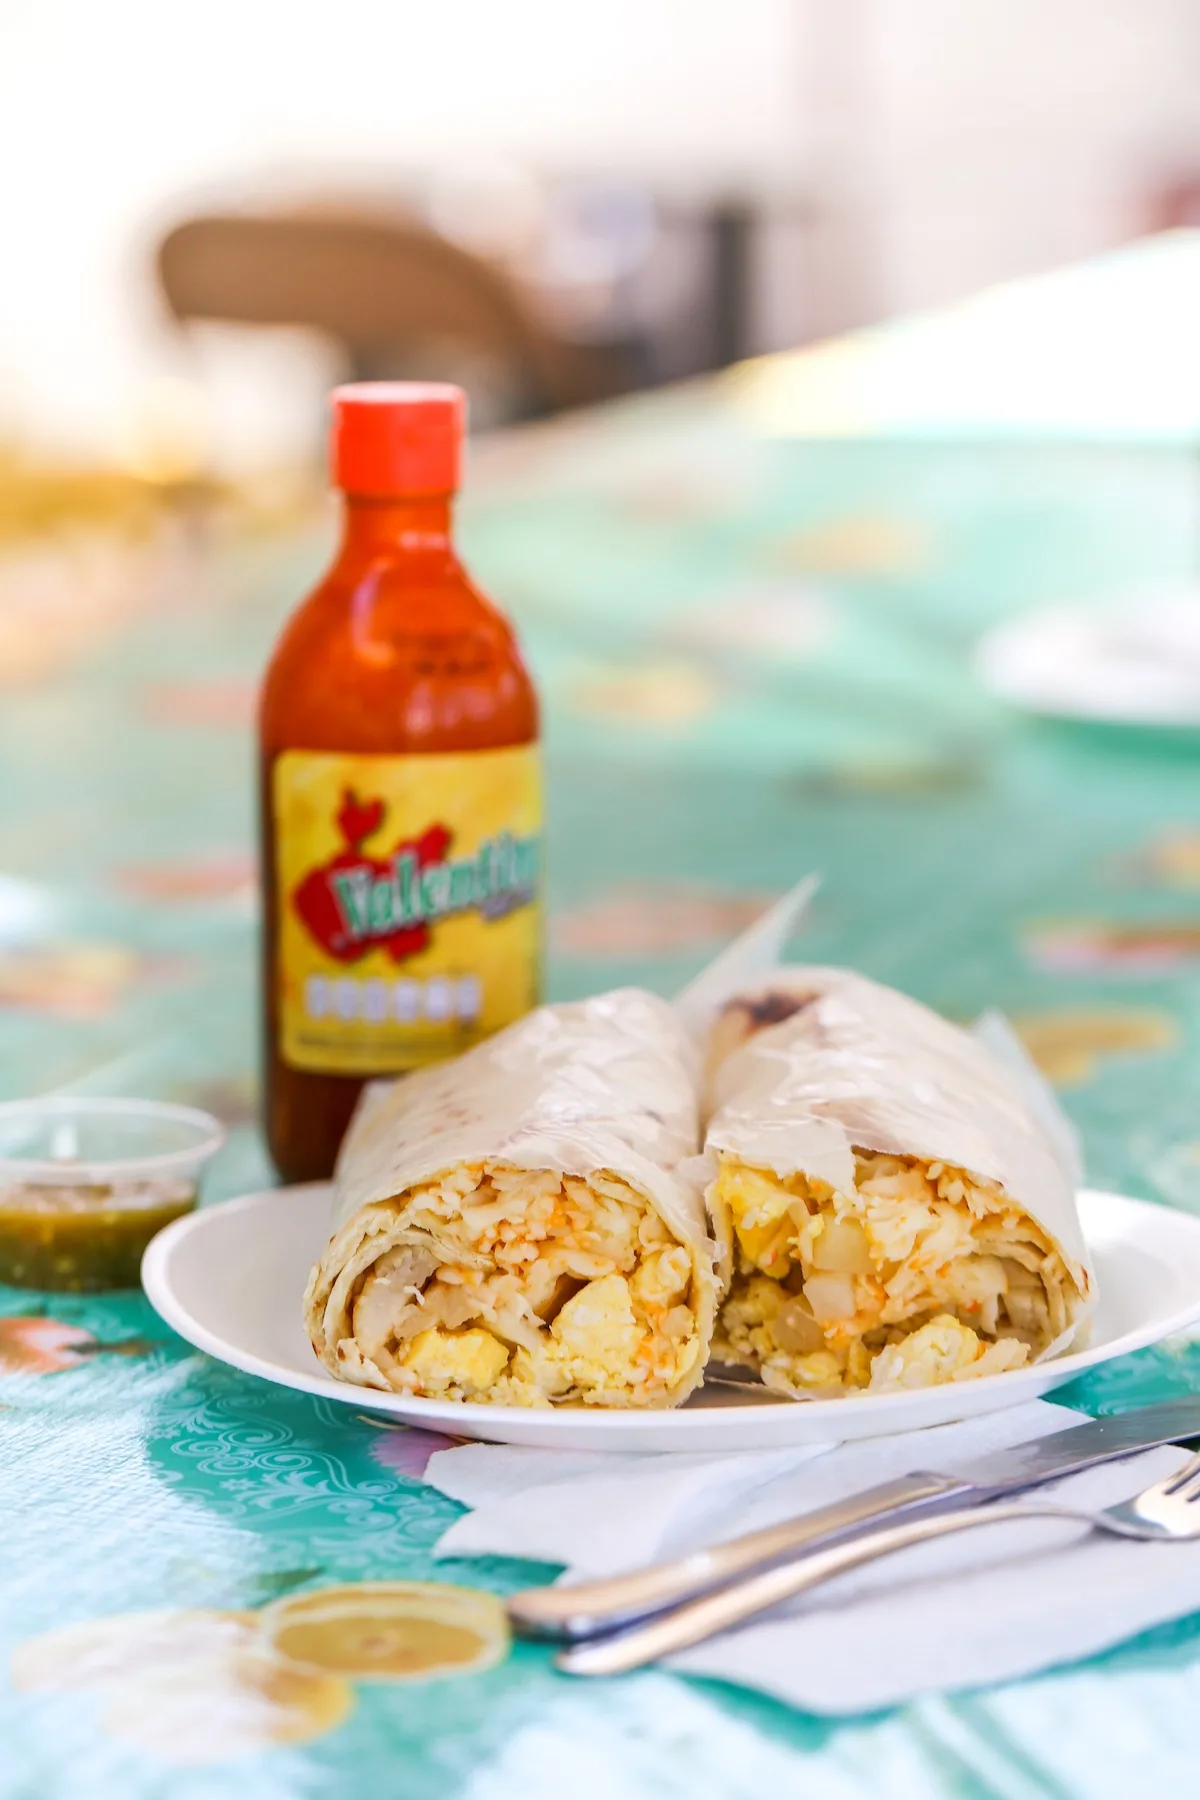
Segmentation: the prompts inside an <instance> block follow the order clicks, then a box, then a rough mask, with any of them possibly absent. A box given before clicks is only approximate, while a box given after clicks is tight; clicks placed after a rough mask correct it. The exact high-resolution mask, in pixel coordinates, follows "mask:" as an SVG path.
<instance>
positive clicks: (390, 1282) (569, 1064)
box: [305, 988, 717, 1406]
mask: <svg viewBox="0 0 1200 1800" xmlns="http://www.w3.org/2000/svg"><path fill="white" fill-rule="evenodd" d="M697 1080H698V1077H697V1059H696V1056H695V1053H694V1051H693V1049H692V1047H691V1045H690V1043H689V1040H688V1037H687V1035H686V1032H685V1029H684V1027H683V1025H682V1023H681V1021H680V1019H679V1018H678V1016H677V1015H676V1014H675V1013H674V1011H673V1010H672V1008H671V1007H670V1005H669V1004H668V1003H667V1002H666V1001H664V1000H661V999H659V998H657V997H656V996H655V995H653V994H650V993H646V992H643V991H641V990H639V989H635V988H623V989H618V990H616V991H615V992H612V993H607V994H600V995H597V996H595V997H594V998H593V999H590V1000H582V1001H576V1002H572V1003H569V1004H565V1005H558V1006H545V1007H541V1008H539V1009H538V1011H536V1012H534V1013H531V1014H530V1015H529V1016H528V1017H527V1018H525V1019H522V1020H520V1021H519V1022H518V1023H517V1024H515V1025H513V1026H511V1027H509V1029H508V1030H506V1031H503V1032H500V1033H499V1034H498V1035H497V1036H496V1037H494V1038H492V1039H490V1040H489V1041H488V1042H487V1043H484V1044H481V1045H479V1046H478V1047H477V1048H476V1049H474V1050H472V1051H469V1052H468V1053H467V1054H466V1055H464V1056H461V1057H458V1058H456V1059H455V1060H454V1061H452V1062H447V1063H442V1064H439V1065H438V1066H436V1067H434V1068H431V1069H427V1070H423V1071H420V1072H418V1073H417V1074H414V1075H410V1076H407V1077H405V1078H404V1079H402V1080H400V1081H398V1082H395V1083H391V1084H386V1085H385V1084H377V1085H376V1086H375V1087H373V1088H372V1089H370V1090H368V1092H367V1094H366V1095H365V1096H364V1099H363V1101H362V1102H361V1103H360V1107H359V1110H358V1112H357V1113H356V1114H355V1117H354V1120H353V1121H352V1124H351V1127H350V1131H349V1133H348V1135H347V1137H346V1140H345V1143H344V1144H343V1147H342V1151H341V1155H340V1157H339V1160H338V1165H337V1170H336V1174H335V1190H336V1191H335V1202H334V1218H333V1233H332V1238H331V1241H330V1243H329V1245H328V1247H327V1249H326V1251H325V1253H324V1255H323V1256H322V1258H321V1260H320V1262H319V1264H318V1265H317V1267H316V1269H314V1271H313V1275H312V1278H311V1280H310V1283H309V1288H308V1292H307V1294H306V1297H305V1316H306V1320H307V1323H308V1327H309V1331H310V1334H311V1336H312V1341H313V1345H314V1348H315V1349H316V1351H317V1354H318V1356H319V1357H320V1358H321V1360H322V1361H323V1362H324V1363H325V1365H326V1366H327V1367H328V1368H329V1369H330V1370H331V1371H332V1372H333V1373H334V1374H336V1375H339V1376H342V1377H343V1378H345V1379H347V1380H350V1381H356V1382H360V1383H362V1384H363V1385H365V1386H368V1387H378V1388H392V1389H399V1390H404V1391H410V1392H414V1393H418V1394H426V1395H431V1396H434V1397H437V1398H452V1399H471V1400H484V1401H489V1402H491V1403H493V1404H509V1405H544V1404H549V1403H559V1404H561V1403H566V1404H579V1403H583V1404H593V1405H606V1406H673V1405H677V1404H678V1403H679V1402H680V1401H681V1400H682V1399H683V1398H684V1397H685V1396H686V1394H688V1393H689V1392H690V1391H691V1389H692V1388H694V1387H695V1386H696V1385H697V1383H698V1382H699V1380H700V1378H701V1375H702V1372H703V1368H704V1363H705V1361H706V1360H707V1355H708V1348H709V1343H710V1341H711V1337H712V1329H713V1316H714V1309H715V1304H716V1298H717V1282H716V1276H715V1273H714V1252H713V1246H712V1244H711V1243H710V1241H709V1236H708V1226H707V1220H706V1216H705V1211H704V1204H703V1199H702V1195H701V1189H700V1185H699V1182H698V1179H697V1174H696V1170H695V1166H694V1165H695V1161H696V1156H695V1153H696V1150H697V1148H698V1143H699V1121H698V1104H697ZM684 1165H687V1167H686V1169H685V1167H684ZM464 1327H465V1328H466V1329H465V1330H464Z"/></svg>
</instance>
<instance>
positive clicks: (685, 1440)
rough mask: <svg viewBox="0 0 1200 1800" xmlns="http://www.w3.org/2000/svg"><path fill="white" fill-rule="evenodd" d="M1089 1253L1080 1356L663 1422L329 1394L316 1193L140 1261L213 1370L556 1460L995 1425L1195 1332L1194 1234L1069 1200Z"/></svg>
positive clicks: (234, 1219)
mask: <svg viewBox="0 0 1200 1800" xmlns="http://www.w3.org/2000/svg"><path fill="white" fill-rule="evenodd" d="M1079 1208H1080V1214H1081V1216H1082V1219H1083V1227H1084V1231H1085V1233H1086V1235H1087V1239H1088V1242H1089V1243H1090V1244H1091V1246H1092V1249H1093V1251H1094V1253H1095V1259H1096V1272H1097V1282H1098V1287H1099V1293H1100V1301H1099V1305H1098V1306H1097V1309H1096V1313H1095V1316H1094V1319H1093V1323H1092V1330H1091V1335H1090V1338H1089V1342H1088V1346H1087V1348H1086V1349H1085V1350H1082V1351H1079V1352H1077V1353H1075V1354H1074V1355H1070V1356H1062V1357H1059V1358H1058V1359H1057V1360H1056V1361H1054V1362H1048V1363H1039V1364H1036V1365H1035V1366H1034V1367H1033V1368H1029V1369H1014V1370H1013V1371H1011V1372H1010V1373H1009V1374H1007V1375H989V1376H984V1377H983V1378H981V1379H980V1380H978V1381H960V1382H952V1383H950V1384H948V1385H947V1386H945V1387H933V1388H923V1389H920V1390H918V1391H915V1392H909V1393H901V1394H880V1395H875V1396H870V1395H861V1396H855V1397H853V1398H851V1399H839V1400H799V1401H789V1400H775V1399H773V1398H772V1399H763V1398H760V1396H761V1394H762V1393H763V1391H764V1390H762V1389H758V1388H755V1389H751V1390H750V1391H749V1393H748V1394H747V1395H745V1396H743V1395H741V1394H739V1393H738V1392H737V1391H736V1390H731V1389H728V1388H724V1389H715V1388H714V1389H709V1390H708V1391H707V1392H702V1393H700V1394H697V1395H696V1396H694V1397H693V1398H692V1399H691V1400H690V1401H689V1402H688V1403H687V1405H686V1406H684V1407H682V1408H681V1409H680V1410H679V1411H678V1412H643V1413H636V1412H618V1411H607V1412H602V1411H600V1410H598V1409H596V1410H593V1409H592V1408H590V1407H570V1408H567V1407H564V1408H561V1409H554V1410H551V1409H549V1408H547V1409H544V1410H543V1409H528V1410H527V1409H525V1408H524V1407H507V1406H470V1405H464V1404H457V1403H455V1402H453V1401H445V1400H414V1399H412V1398H411V1397H409V1396H408V1395H404V1394H383V1393H378V1392H376V1390H375V1389H374V1388H362V1387H355V1386H353V1385H351V1383H349V1382H345V1381H334V1380H333V1378H332V1377H331V1376H330V1375H328V1374H327V1373H326V1371H325V1370H324V1368H322V1366H321V1364H320V1363H319V1362H318V1361H317V1358H316V1356H315V1355H314V1353H313V1350H312V1346H311V1345H310V1343H309V1341H308V1335H307V1333H306V1332H305V1329H304V1326H303V1324H302V1322H301V1316H300V1301H301V1295H302V1294H303V1292H304V1285H305V1282H306V1281H307V1279H308V1272H309V1270H310V1269H311V1267H312V1265H313V1263H314V1262H315V1261H316V1259H317V1257H318V1255H319V1254H320V1252H321V1251H322V1250H323V1249H324V1247H325V1242H326V1237H327V1233H328V1227H329V1212H330V1189H329V1187H328V1186H327V1185H326V1184H325V1183H323V1182H320V1183H314V1184H311V1185H309V1186H306V1187H292V1188H274V1189H272V1190H271V1191H270V1192H268V1193H265V1194H248V1195H247V1196H246V1197H245V1198H244V1199H241V1200H227V1201H225V1202H224V1203H223V1204H221V1205H219V1206H210V1207H204V1208H202V1209H201V1210H200V1211H199V1212H195V1213H191V1214H189V1215H188V1216H187V1217H186V1218H182V1219H177V1220H176V1221H175V1223H174V1224H173V1225H168V1226H167V1228H166V1230H165V1231H162V1232H160V1233H159V1235H158V1236H157V1237H156V1238H155V1239H154V1241H153V1243H152V1244H151V1245H150V1247H149V1249H148V1250H147V1251H146V1256H145V1261H144V1262H143V1264H142V1281H143V1283H144V1285H145V1289H146V1292H147V1294H148V1295H149V1296H150V1299H151V1301H152V1302H153V1304H154V1306H155V1307H156V1308H157V1310H158V1311H159V1312H160V1313H161V1314H162V1316H163V1318H164V1319H165V1320H166V1321H167V1324H168V1325H171V1326H173V1327H174V1329H175V1330H176V1331H177V1332H178V1333H179V1334H180V1336H181V1337H184V1338H186V1339H187V1341H188V1342H189V1343H190V1344H195V1346H196V1348H197V1349H199V1350H205V1351H207V1352H208V1354H209V1355H210V1356H215V1357H216V1358H217V1359H218V1361H220V1362H225V1363H230V1364H231V1365H232V1366H233V1367H234V1368H235V1369H242V1370H244V1371H245V1372H246V1374H248V1375H259V1376H261V1377H262V1378H263V1379H264V1380H265V1381H275V1382H279V1383H280V1384H281V1385H282V1386H283V1387H290V1388H301V1389H302V1390H303V1391H304V1392H305V1393H309V1394H320V1395H322V1396H323V1397H324V1398H325V1399H327V1400H338V1401H341V1402H342V1404H343V1405H345V1406H353V1407H355V1408H356V1409H357V1410H358V1411H359V1412H372V1413H386V1414H388V1415H389V1416H390V1417H392V1418H396V1419H403V1420H405V1421H406V1422H407V1423H408V1424H410V1425H423V1426H425V1427H426V1428H427V1429H428V1430H431V1431H441V1432H446V1433H448V1434H450V1435H451V1436H455V1437H463V1438H482V1439H484V1440H487V1441H490V1442H494V1443H502V1444H531V1445H536V1446H540V1447H544V1448H552V1449H556V1450H568V1449H576V1450H692V1451H696V1450H701V1451H712V1450H722V1449H724V1450H759V1449H778V1448H782V1447H784V1446H788V1445H793V1444H809V1443H829V1442H834V1441H840V1440H847V1439H851V1438H867V1437H882V1436H885V1435H886V1434H887V1433H889V1432H893V1431H911V1430H916V1429H918V1428H919V1427H921V1426H925V1425H946V1424H949V1423H950V1422H951V1421H953V1420H956V1419H965V1418H967V1417H969V1416H970V1415H972V1414H975V1413H986V1412H998V1411H999V1410H1000V1409H1001V1408H1002V1407H1005V1406H1011V1405H1014V1404H1015V1403H1016V1402H1017V1401H1020V1400H1031V1399H1033V1398H1034V1396H1035V1395H1037V1394H1044V1393H1047V1392H1048V1391H1049V1390H1050V1389H1051V1388H1055V1387H1059V1386H1061V1385H1062V1383H1063V1382H1065V1381H1070V1380H1071V1378H1072V1377H1073V1376H1075V1375H1078V1374H1079V1373H1080V1372H1081V1371H1082V1370H1084V1369H1090V1368H1093V1367H1094V1366H1095V1365H1096V1364H1097V1363H1102V1362H1107V1361H1108V1360H1109V1358H1111V1357H1114V1356H1124V1355H1125V1354H1126V1353H1127V1352H1128V1351H1130V1350H1140V1349H1142V1348H1144V1346H1145V1345H1147V1344H1153V1343H1155V1342H1156V1341H1157V1340H1158V1339H1159V1338H1163V1337H1167V1336H1169V1335H1170V1333H1171V1332H1173V1331H1179V1330H1181V1329H1182V1328H1183V1327H1184V1326H1185V1325H1189V1324H1191V1323H1192V1322H1193V1321H1194V1320H1196V1319H1197V1318H1200V1220H1197V1219H1194V1218H1192V1217H1191V1216H1190V1214H1188V1213H1182V1212H1176V1211H1174V1210H1172V1209H1171V1208H1169V1207H1165V1206H1155V1205H1152V1204H1151V1203H1150V1202H1149V1201H1147V1200H1127V1199H1123V1198H1122V1197H1121V1196H1120V1195H1119V1194H1101V1193H1095V1192H1091V1191H1085V1192H1084V1193H1082V1194H1081V1195H1080V1197H1079Z"/></svg>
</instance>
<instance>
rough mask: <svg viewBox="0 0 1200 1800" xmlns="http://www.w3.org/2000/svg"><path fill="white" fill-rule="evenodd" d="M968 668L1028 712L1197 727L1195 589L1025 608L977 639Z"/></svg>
mask: <svg viewBox="0 0 1200 1800" xmlns="http://www.w3.org/2000/svg"><path fill="white" fill-rule="evenodd" d="M975 671H976V674H977V675H978V677H979V680H980V681H981V682H982V684H983V686H984V687H985V688H987V689H988V690H989V691H990V692H991V693H993V694H996V695H998V696H999V698H1000V699H1002V700H1007V701H1008V703H1009V704H1010V705H1011V706H1019V707H1020V708H1021V709H1022V710H1023V711H1025V712H1034V713H1042V714H1045V715H1047V716H1050V717H1054V718H1070V719H1083V720H1091V721H1092V722H1094V723H1098V724H1099V723H1103V724H1109V725H1140V726H1151V727H1155V728H1158V729H1169V730H1188V731H1190V730H1194V729H1195V728H1197V727H1200V593H1197V592H1196V591H1195V590H1194V589H1187V590H1184V591H1181V592H1166V593H1150V594H1142V595H1139V596H1138V597H1137V598H1136V600H1132V601H1127V602H1126V603H1125V604H1124V605H1123V606H1121V607H1115V606H1113V605H1108V606H1091V607H1088V606H1049V607H1045V608H1043V609H1041V610H1039V611H1037V612H1032V613H1027V614H1025V615H1024V616H1023V617H1020V618H1015V619H1010V620H1008V621H1006V623H1004V624H1003V625H1000V626H997V628H996V629H995V630H994V631H991V632H989V633H988V634H987V636H986V637H984V638H983V639H982V641H981V642H980V644H979V646H978V649H977V651H976V654H975Z"/></svg>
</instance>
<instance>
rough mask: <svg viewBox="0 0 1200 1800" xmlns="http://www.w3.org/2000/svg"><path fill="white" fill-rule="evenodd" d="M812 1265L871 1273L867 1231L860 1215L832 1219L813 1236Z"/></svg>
mask: <svg viewBox="0 0 1200 1800" xmlns="http://www.w3.org/2000/svg"><path fill="white" fill-rule="evenodd" d="M812 1261H813V1267H814V1268H817V1269H826V1270H828V1271H829V1272H830V1273H834V1274H840V1275H869V1274H870V1273H871V1268H872V1263H871V1252H870V1249H869V1247H868V1245H867V1234H866V1232H865V1231H864V1230H863V1228H862V1226H861V1224H860V1223H859V1221H858V1220H857V1219H852V1218H841V1219H830V1220H828V1221H827V1222H826V1225H825V1229H824V1231H822V1232H821V1233H820V1235H819V1236H818V1237H817V1238H816V1239H815V1240H814V1242H813V1248H812Z"/></svg>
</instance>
